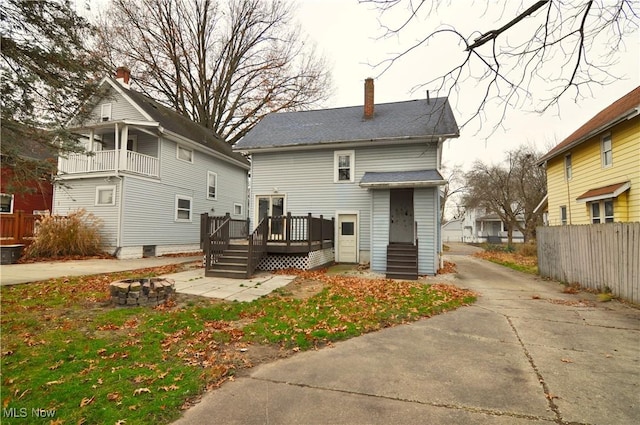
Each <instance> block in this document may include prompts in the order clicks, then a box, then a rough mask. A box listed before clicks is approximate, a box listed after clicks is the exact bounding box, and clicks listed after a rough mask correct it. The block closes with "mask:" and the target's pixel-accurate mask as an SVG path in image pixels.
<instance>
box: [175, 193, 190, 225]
mask: <svg viewBox="0 0 640 425" xmlns="http://www.w3.org/2000/svg"><path fill="white" fill-rule="evenodd" d="M180 200H187V201H189V218H188V219H187V218H178V201H180ZM175 221H179V222H184V223H190V222H191V221H193V198H192V197H191V196H184V195H176V204H175Z"/></svg>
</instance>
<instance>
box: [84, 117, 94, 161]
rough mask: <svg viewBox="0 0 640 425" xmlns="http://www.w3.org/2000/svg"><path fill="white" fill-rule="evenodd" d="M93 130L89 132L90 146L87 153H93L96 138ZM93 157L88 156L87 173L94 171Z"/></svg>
mask: <svg viewBox="0 0 640 425" xmlns="http://www.w3.org/2000/svg"><path fill="white" fill-rule="evenodd" d="M94 134H95V133H94V130H93V128H92V129H91V130H90V131H89V146H87V153H91V152H93V140H94V139H93V137H94ZM93 159H94V158H93V155H87V169H86V170H85V171H93Z"/></svg>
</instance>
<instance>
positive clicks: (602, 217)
mask: <svg viewBox="0 0 640 425" xmlns="http://www.w3.org/2000/svg"><path fill="white" fill-rule="evenodd" d="M590 208H591V223H593V224H598V223H613V217H614V216H613V199H608V200H605V201H596V202H592V203H591V205H590Z"/></svg>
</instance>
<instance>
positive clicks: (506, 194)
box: [464, 146, 546, 244]
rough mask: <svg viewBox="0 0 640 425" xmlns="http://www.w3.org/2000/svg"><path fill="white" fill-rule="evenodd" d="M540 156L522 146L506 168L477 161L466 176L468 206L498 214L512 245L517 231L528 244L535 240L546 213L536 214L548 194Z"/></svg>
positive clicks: (510, 152)
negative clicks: (539, 160)
mask: <svg viewBox="0 0 640 425" xmlns="http://www.w3.org/2000/svg"><path fill="white" fill-rule="evenodd" d="M540 156H541V155H540V154H539V153H538V152H536V151H534V150H533V149H532V148H529V147H526V146H521V147H519V148H517V149H515V150H512V151H509V152H507V154H506V160H505V161H504V162H503V164H485V163H483V162H481V161H476V162H475V163H474V164H473V166H472V167H471V170H470V171H469V172H467V173H466V174H465V179H466V182H467V192H466V194H465V196H464V203H465V205H466V206H467V207H470V208H476V207H480V208H484V209H485V210H487V211H488V212H491V213H494V214H497V215H498V217H500V219H501V220H502V221H503V222H504V223H505V224H506V226H507V236H508V242H509V244H511V243H512V241H513V231H514V230H516V229H517V230H519V231H520V232H522V234H523V235H524V239H525V242H526V241H529V240H531V239H534V238H535V229H536V227H537V226H538V225H539V224H541V221H542V212H541V211H538V212H535V211H534V210H535V208H536V206H537V205H538V204H539V203H540V201H542V198H544V196H545V194H546V174H545V171H544V170H543V169H542V168H541V167H538V166H537V165H536V161H537V159H538V158H539V157H540Z"/></svg>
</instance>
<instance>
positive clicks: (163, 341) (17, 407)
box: [0, 266, 475, 425]
mask: <svg viewBox="0 0 640 425" xmlns="http://www.w3.org/2000/svg"><path fill="white" fill-rule="evenodd" d="M176 267H177V266H171V267H163V268H158V269H146V270H142V271H137V272H129V273H116V274H111V275H103V276H94V277H77V278H67V279H52V280H50V281H47V282H41V283H32V284H27V285H16V286H9V287H2V289H1V296H2V298H1V308H2V311H1V313H2V314H1V316H0V318H1V329H0V330H1V349H2V351H1V362H2V363H1V365H2V369H1V387H0V388H1V398H2V403H3V411H2V419H1V422H2V423H3V424H12V423H18V424H19V423H43V424H45V423H46V424H50V423H53V424H55V423H58V424H63V423H64V424H83V423H86V424H93V423H101V424H102V423H104V424H115V423H120V424H124V423H126V424H127V425H131V424H148V423H159V424H161V423H169V422H171V421H173V420H175V419H177V418H178V417H179V416H180V414H181V410H182V409H183V408H185V407H188V406H189V404H190V403H192V402H193V401H194V400H197V398H198V397H199V396H200V395H202V393H203V392H204V391H206V390H207V389H212V388H215V387H216V386H218V385H221V384H222V383H223V382H224V381H225V380H227V379H231V378H232V377H233V376H234V374H235V373H237V372H238V371H239V370H242V369H245V368H248V367H251V366H252V360H251V358H250V357H249V356H248V355H247V354H246V351H247V350H252V349H253V348H255V347H265V346H268V347H275V348H277V349H286V350H289V351H290V352H291V351H293V352H295V351H299V350H306V349H309V348H314V347H319V346H320V347H321V346H323V345H326V344H328V343H330V342H332V341H338V340H344V339H348V338H351V337H354V336H357V335H361V334H363V333H366V332H371V331H375V330H378V329H381V328H384V327H387V326H393V325H396V324H400V323H406V322H410V321H414V320H417V319H420V318H423V317H428V316H431V315H434V314H438V313H440V312H443V311H445V310H450V309H454V308H457V307H460V306H462V305H465V304H468V303H472V302H473V301H474V300H475V298H474V294H472V293H470V292H468V291H464V290H460V289H457V288H455V287H452V286H447V285H425V284H421V283H417V282H399V281H393V280H367V279H362V278H356V277H345V276H341V275H333V276H329V275H326V274H324V273H323V272H304V273H301V274H300V276H299V279H314V280H319V281H322V282H324V286H323V289H322V290H321V291H319V292H318V293H316V294H315V295H314V296H312V297H309V298H303V299H299V298H295V297H293V296H292V294H291V293H288V292H287V290H286V289H284V290H279V291H276V292H274V293H273V294H271V295H270V296H267V297H263V298H261V299H259V300H256V301H254V302H251V303H238V302H221V301H218V300H209V299H203V298H198V297H192V298H189V299H188V300H186V301H184V300H183V301H181V302H180V304H175V303H174V305H170V306H163V307H157V308H150V307H136V308H116V307H114V306H113V305H111V304H110V302H109V291H108V284H109V283H110V282H112V281H114V280H119V279H125V278H138V277H150V276H155V275H159V274H166V273H171V272H173V271H176V270H177V269H176ZM39 415H40V416H44V417H39ZM22 416H25V417H22ZM119 421H120V422H119ZM125 421H126V422H125Z"/></svg>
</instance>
